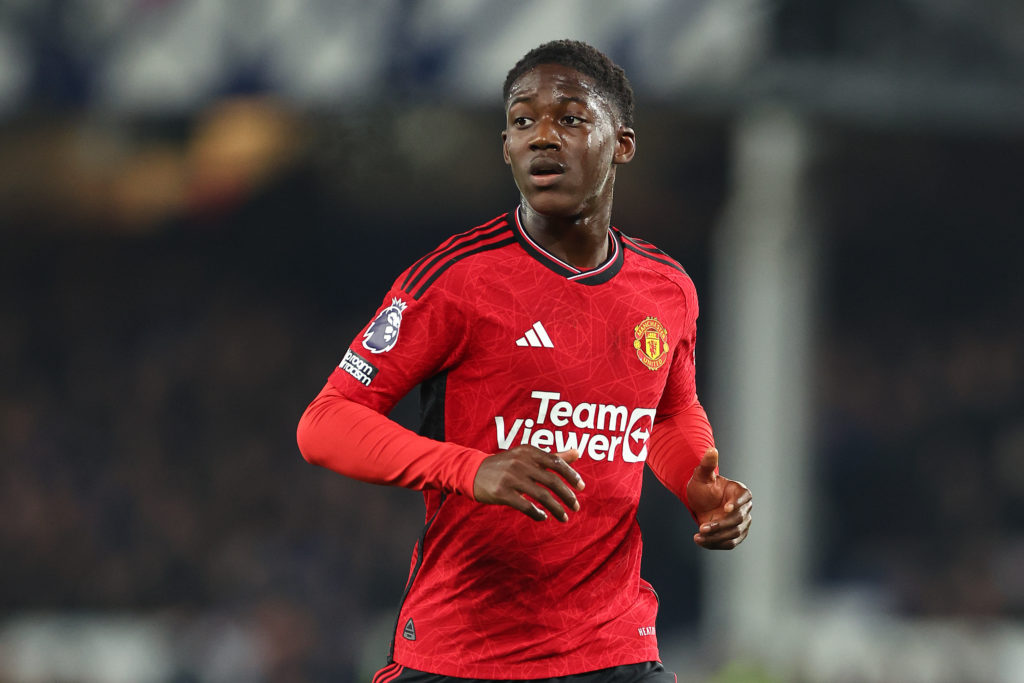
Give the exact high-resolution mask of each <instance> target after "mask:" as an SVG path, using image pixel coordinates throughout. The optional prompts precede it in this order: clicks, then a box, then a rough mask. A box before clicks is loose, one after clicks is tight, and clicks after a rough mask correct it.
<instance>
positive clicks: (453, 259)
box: [405, 234, 516, 299]
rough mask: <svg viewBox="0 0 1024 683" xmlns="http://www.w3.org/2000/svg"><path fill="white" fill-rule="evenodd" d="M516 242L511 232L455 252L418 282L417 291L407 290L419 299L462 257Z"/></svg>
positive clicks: (414, 297)
mask: <svg viewBox="0 0 1024 683" xmlns="http://www.w3.org/2000/svg"><path fill="white" fill-rule="evenodd" d="M477 241H479V240H474V242H477ZM515 243H516V238H515V235H511V234H510V235H509V236H508V237H506V238H504V239H501V240H498V241H497V242H491V243H489V244H484V245H482V246H479V247H477V248H475V249H470V250H468V251H460V252H459V253H457V254H455V255H454V256H452V257H450V258H449V259H448V260H447V261H445V262H444V263H442V264H440V265H439V266H437V268H435V269H434V271H433V272H432V273H431V274H430V277H428V278H427V279H426V280H424V281H422V282H420V283H419V284H418V288H417V289H416V291H414V292H411V291H409V290H408V289H407V290H405V291H407V292H409V293H410V294H411V295H412V298H413V299H419V298H420V297H421V296H423V294H424V292H426V291H427V288H429V287H430V285H432V284H434V281H435V280H437V278H439V277H441V274H442V273H444V271H446V270H448V269H449V268H451V267H452V266H453V265H455V264H456V263H458V262H459V261H461V260H462V259H464V258H466V257H467V256H472V255H473V254H479V253H482V252H485V251H490V250H492V249H500V248H502V247H507V246H508V245H510V244H515ZM461 246H466V245H461Z"/></svg>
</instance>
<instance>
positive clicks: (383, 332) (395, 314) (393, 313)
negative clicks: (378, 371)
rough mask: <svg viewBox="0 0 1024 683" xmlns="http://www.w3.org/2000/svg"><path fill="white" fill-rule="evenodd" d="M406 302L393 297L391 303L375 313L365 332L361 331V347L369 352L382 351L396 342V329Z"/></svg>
mask: <svg viewBox="0 0 1024 683" xmlns="http://www.w3.org/2000/svg"><path fill="white" fill-rule="evenodd" d="M406 306H408V304H406V303H405V302H404V301H402V300H401V299H399V298H397V297H395V298H393V299H392V300H391V305H390V306H388V307H387V308H385V309H384V310H383V311H381V312H380V313H378V314H377V317H376V318H374V319H373V322H371V323H370V325H369V327H367V328H366V332H363V348H365V349H366V350H368V351H369V352H370V353H384V352H385V351H390V350H391V349H393V348H394V347H395V343H396V342H398V331H399V329H400V328H401V327H402V312H403V311H404V310H405V309H406Z"/></svg>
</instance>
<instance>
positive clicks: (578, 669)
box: [393, 646, 661, 680]
mask: <svg viewBox="0 0 1024 683" xmlns="http://www.w3.org/2000/svg"><path fill="white" fill-rule="evenodd" d="M571 658H572V660H573V661H577V660H578V661H579V663H578V664H569V663H566V658H565V657H563V658H561V659H552V660H551V663H550V664H541V663H529V664H526V665H523V664H501V663H494V664H469V665H464V666H457V667H451V666H449V665H448V664H450V663H445V664H438V663H437V662H436V661H434V660H433V659H431V658H429V657H417V656H416V655H414V654H411V653H408V652H399V651H398V650H396V651H395V655H394V657H393V659H394V661H395V662H397V663H399V664H401V665H402V666H405V667H408V668H410V669H416V670H417V671H423V672H426V673H432V674H437V675H439V676H454V677H455V678H483V679H488V678H490V679H499V680H505V679H507V680H531V679H537V678H556V677H559V676H572V675H575V674H583V673H589V672H591V671H599V670H601V669H608V668H611V667H613V666H627V665H630V664H642V663H644V662H661V657H660V656H659V654H658V648H657V646H655V647H646V648H643V649H640V650H637V651H631V652H630V653H629V655H628V656H626V655H619V656H613V655H605V656H596V657H587V656H583V657H580V655H579V654H573V655H572V657H571Z"/></svg>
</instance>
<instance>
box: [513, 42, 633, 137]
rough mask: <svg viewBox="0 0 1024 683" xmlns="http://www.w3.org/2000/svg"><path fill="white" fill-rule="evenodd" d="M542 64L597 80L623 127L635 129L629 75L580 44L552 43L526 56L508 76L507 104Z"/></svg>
mask: <svg viewBox="0 0 1024 683" xmlns="http://www.w3.org/2000/svg"><path fill="white" fill-rule="evenodd" d="M541 64H560V65H561V66H566V67H569V68H570V69H575V70H576V71H579V72H580V73H581V74H583V75H584V76H589V77H590V78H592V79H594V83H595V84H596V85H597V89H598V91H599V92H600V93H601V94H602V95H604V96H605V97H606V98H607V99H608V101H609V102H611V104H612V105H613V106H614V107H615V109H616V110H617V111H618V114H619V117H620V118H621V120H622V124H623V125H625V126H632V125H633V87H632V86H631V85H630V84H629V79H628V78H626V72H625V71H624V70H623V69H622V67H621V66H619V65H618V64H616V63H615V62H613V61H612V60H611V59H610V58H609V57H608V55H606V54H605V53H603V52H601V51H600V50H598V49H597V48H596V47H594V46H593V45H588V44H587V43H584V42H581V41H579V40H552V41H551V42H549V43H544V44H543V45H540V46H539V47H535V48H533V49H532V50H530V51H529V52H527V53H526V54H525V55H523V58H522V59H520V60H519V61H518V62H516V65H515V66H513V67H512V68H511V69H510V70H509V72H508V75H507V76H505V86H504V88H503V89H502V96H503V100H504V101H505V102H508V96H509V93H510V92H511V90H512V86H513V85H514V84H515V82H516V81H517V80H519V77H520V76H522V75H523V74H525V73H526V72H527V71H529V70H530V69H532V68H534V67H536V66H540V65H541Z"/></svg>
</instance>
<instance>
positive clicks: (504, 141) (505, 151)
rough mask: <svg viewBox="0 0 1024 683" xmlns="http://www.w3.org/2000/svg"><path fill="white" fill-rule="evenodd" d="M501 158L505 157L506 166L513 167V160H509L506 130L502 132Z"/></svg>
mask: <svg viewBox="0 0 1024 683" xmlns="http://www.w3.org/2000/svg"><path fill="white" fill-rule="evenodd" d="M501 156H503V157H505V164H506V165H508V166H511V165H512V160H511V159H509V158H508V133H507V132H506V131H504V130H503V131H501Z"/></svg>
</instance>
